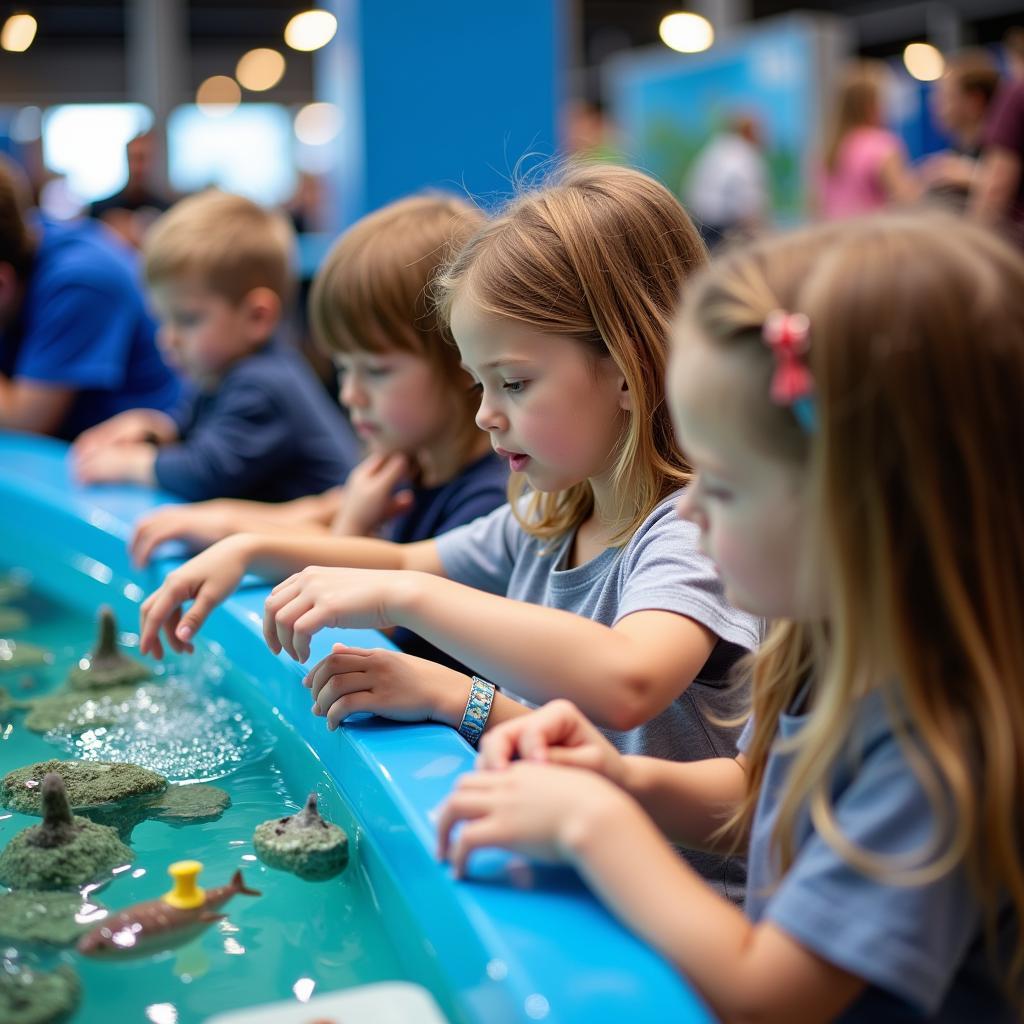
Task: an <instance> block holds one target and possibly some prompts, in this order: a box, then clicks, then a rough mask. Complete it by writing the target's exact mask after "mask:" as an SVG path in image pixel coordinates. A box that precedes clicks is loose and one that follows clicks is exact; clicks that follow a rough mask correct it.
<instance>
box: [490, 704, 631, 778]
mask: <svg viewBox="0 0 1024 1024" xmlns="http://www.w3.org/2000/svg"><path fill="white" fill-rule="evenodd" d="M516 757H519V758H522V759H523V760H524V761H536V762H545V761H546V762H548V763H549V764H559V765H566V766H568V767H572V768H586V769H587V770H588V771H591V772H596V773H597V774H598V775H603V776H605V778H607V779H610V780H611V781H612V782H614V783H615V784H616V785H618V786H621V785H622V784H623V776H624V772H625V763H624V761H623V757H622V755H621V754H620V753H619V752H618V751H617V750H616V749H615V747H613V746H612V745H611V743H609V742H608V740H607V739H606V738H605V736H604V735H603V734H602V733H601V732H600V730H598V729H597V727H596V726H594V725H593V724H592V723H591V722H590V720H589V719H588V718H587V717H586V716H585V715H584V714H583V712H582V711H580V709H579V708H578V707H576V705H575V704H573V703H572V701H568V700H564V699H560V700H553V701H551V702H550V703H548V704H545V705H544V706H543V707H541V708H538V709H537V710H536V711H533V712H531V713H530V714H528V715H522V716H521V717H519V718H513V719H511V720H510V721H508V722H505V723H503V724H502V725H497V726H495V727H494V728H493V729H491V730H490V731H489V732H488V733H486V734H485V735H484V737H483V739H481V741H480V756H479V757H478V758H477V765H478V766H479V767H480V768H492V769H502V768H507V767H508V766H509V765H510V764H511V763H512V761H513V759H514V758H516Z"/></svg>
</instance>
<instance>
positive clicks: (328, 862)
mask: <svg viewBox="0 0 1024 1024" xmlns="http://www.w3.org/2000/svg"><path fill="white" fill-rule="evenodd" d="M252 842H253V847H254V849H255V850H256V853H257V855H258V856H259V858H260V860H262V861H263V863H264V864H266V865H268V866H269V867H272V868H280V870H282V871H290V872H291V873H292V874H294V875H298V876H299V878H304V879H306V880H307V881H311V882H319V881H323V880H324V879H327V878H333V877H334V876H335V875H336V874H338V873H339V872H340V871H341V870H342V868H344V867H345V865H346V864H347V863H348V836H346V835H345V833H344V832H343V831H342V830H341V829H340V828H338V826H337V825H332V824H330V822H327V821H324V819H323V818H321V817H320V814H319V812H318V811H317V809H316V793H310V794H309V799H308V800H307V801H306V806H305V807H304V808H303V809H302V810H301V811H299V813H298V814H292V815H289V816H288V817H286V818H272V819H271V820H270V821H265V822H263V823H262V824H261V825H257V826H256V831H255V833H254V834H253V837H252Z"/></svg>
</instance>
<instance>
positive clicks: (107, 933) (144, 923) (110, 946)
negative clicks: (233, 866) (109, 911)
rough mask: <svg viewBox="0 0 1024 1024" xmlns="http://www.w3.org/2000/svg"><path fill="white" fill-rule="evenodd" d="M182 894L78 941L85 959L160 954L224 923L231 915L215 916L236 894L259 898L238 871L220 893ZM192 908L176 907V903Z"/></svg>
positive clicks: (144, 906) (122, 916) (133, 911)
mask: <svg viewBox="0 0 1024 1024" xmlns="http://www.w3.org/2000/svg"><path fill="white" fill-rule="evenodd" d="M178 892H179V891H177V890H176V892H172V893H168V894H167V896H163V897H161V898H160V899H156V900H146V901H145V902H143V903H136V904H134V905H133V906H130V907H126V908H125V909H124V910H122V911H120V912H119V913H117V914H115V915H114V916H113V917H111V918H109V919H108V920H106V921H104V922H103V923H102V924H99V925H97V926H96V927H95V928H93V929H92V931H90V932H87V933H86V934H85V935H83V936H82V938H81V939H79V941H78V951H79V952H80V953H83V954H85V956H95V957H107V956H111V957H130V956H144V955H146V954H148V953H159V952H160V951H162V950H164V949H169V948H170V947H171V946H177V945H179V944H181V943H183V942H187V941H188V940H189V939H192V938H195V936H197V935H198V934H199V933H200V932H201V931H202V930H203V929H204V928H208V927H209V926H210V925H211V924H213V922H214V921H220V920H222V919H223V918H225V917H227V914H218V913H215V911H216V910H217V908H218V907H221V906H222V905H223V904H225V903H227V901H228V900H229V899H231V897H232V896H234V895H235V893H243V894H244V895H246V896H259V895H261V893H260V892H259V891H258V890H256V889H250V888H248V887H247V886H246V884H245V882H244V881H243V880H242V872H241V870H239V871H236V872H235V873H234V876H233V877H232V879H231V881H230V882H229V883H228V884H227V885H222V886H220V887H218V888H216V889H208V890H206V891H205V892H204V891H203V890H202V889H199V888H197V887H194V888H193V889H192V895H191V896H190V897H187V898H186V899H184V900H182V899H176V895H177V894H178ZM171 901H177V902H178V903H179V904H182V903H186V904H188V905H179V906H175V905H174V902H171Z"/></svg>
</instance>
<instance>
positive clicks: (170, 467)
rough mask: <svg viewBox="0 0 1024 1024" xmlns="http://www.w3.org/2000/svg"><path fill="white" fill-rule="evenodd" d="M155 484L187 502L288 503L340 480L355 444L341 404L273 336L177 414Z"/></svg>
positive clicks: (160, 457) (355, 451)
mask: <svg viewBox="0 0 1024 1024" xmlns="http://www.w3.org/2000/svg"><path fill="white" fill-rule="evenodd" d="M175 418H176V420H177V423H178V427H179V432H180V437H181V440H180V441H179V442H177V443H175V444H170V445H165V446H163V447H161V448H160V450H159V452H158V453H157V457H156V466H155V473H156V479H157V483H158V484H159V485H160V487H162V488H163V489H164V490H166V491H170V492H171V493H172V494H177V495H180V496H181V497H183V498H186V499H187V500H189V501H204V500H206V499H208V498H250V499H253V500H256V501H288V500H290V499H292V498H300V497H302V496H303V495H306V494H318V493H320V492H321V491H325V490H327V489H328V488H329V487H334V486H336V485H337V484H341V483H344V481H345V478H346V477H347V476H348V473H349V470H350V469H351V468H352V467H353V466H354V465H355V464H356V462H357V461H358V459H359V445H358V443H357V441H356V439H355V436H354V434H353V433H352V430H351V427H350V426H349V424H348V421H347V420H346V419H345V417H344V416H343V415H342V413H341V410H340V409H339V408H338V406H337V405H335V403H334V402H332V401H331V399H330V397H329V396H328V394H327V392H326V391H325V390H324V388H323V387H322V386H321V384H320V382H319V381H318V380H317V379H316V377H315V376H314V374H313V371H312V369H311V368H310V367H309V365H308V364H307V363H306V362H305V360H303V358H302V357H301V356H300V355H299V354H298V352H296V351H294V350H293V349H291V348H290V347H289V346H287V345H286V344H284V343H283V342H280V341H272V342H270V343H269V344H267V345H265V346H264V347H263V348H262V349H260V350H258V351H257V352H254V353H253V354H252V355H251V356H247V357H246V358H245V359H242V360H240V361H239V362H237V363H236V364H235V365H234V366H232V367H231V368H230V369H229V370H228V371H227V373H226V374H225V375H224V377H223V378H222V379H221V381H220V384H219V386H218V387H217V389H216V390H215V391H212V392H206V393H199V394H198V395H196V396H195V397H194V398H193V399H192V401H191V402H190V404H189V405H188V406H187V407H186V408H184V409H182V410H179V412H178V414H177V415H176V417H175Z"/></svg>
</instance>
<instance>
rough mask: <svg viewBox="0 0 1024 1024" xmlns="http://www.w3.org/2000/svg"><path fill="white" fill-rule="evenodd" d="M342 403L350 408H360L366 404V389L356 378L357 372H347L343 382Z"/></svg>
mask: <svg viewBox="0 0 1024 1024" xmlns="http://www.w3.org/2000/svg"><path fill="white" fill-rule="evenodd" d="M339 397H340V398H341V404H342V405H345V406H348V408H350V409H358V408H361V407H363V406H365V405H366V389H365V388H363V387H362V386H361V385H360V384H359V383H358V382H357V381H356V380H355V374H351V373H350V374H346V375H345V377H344V379H343V380H342V382H341V394H340V396H339Z"/></svg>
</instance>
